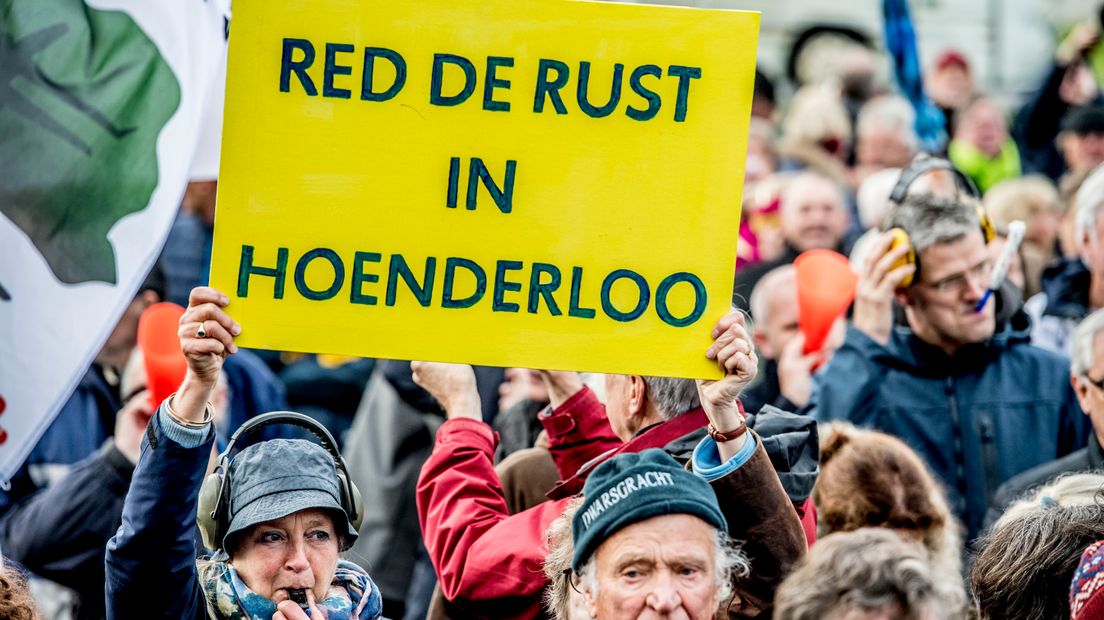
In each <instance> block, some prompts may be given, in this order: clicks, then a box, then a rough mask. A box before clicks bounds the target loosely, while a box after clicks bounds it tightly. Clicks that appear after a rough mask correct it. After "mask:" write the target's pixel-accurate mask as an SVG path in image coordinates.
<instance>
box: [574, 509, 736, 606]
mask: <svg viewBox="0 0 1104 620" xmlns="http://www.w3.org/2000/svg"><path fill="white" fill-rule="evenodd" d="M716 555H717V554H716V530H715V529H713V527H712V526H710V525H709V524H708V523H706V522H705V521H702V520H701V519H699V518H697V517H693V516H690V515H664V516H661V517H653V518H651V519H647V520H645V521H640V522H639V523H634V524H632V525H630V526H628V527H626V528H624V529H622V530H619V531H618V532H616V533H615V534H614V535H613V536H610V537H609V538H607V539H606V540H605V541H604V542H603V543H602V544H601V545H600V546H599V547H598V549H597V550H596V551H595V552H594V558H593V559H592V560H591V561H593V562H595V563H596V575H595V576H596V580H595V581H596V583H595V584H594V585H596V586H597V587H596V590H597V591H596V592H595V591H592V590H590V589H586V590H584V594H585V596H586V599H587V610H588V611H589V612H590V615H591V617H593V618H597V620H651V619H660V618H664V619H671V620H709V619H710V618H713V617H714V615H715V614H716V612H717V608H718V606H719V605H720V600H718V598H717V585H718V584H717V565H716V563H717V557H716Z"/></svg>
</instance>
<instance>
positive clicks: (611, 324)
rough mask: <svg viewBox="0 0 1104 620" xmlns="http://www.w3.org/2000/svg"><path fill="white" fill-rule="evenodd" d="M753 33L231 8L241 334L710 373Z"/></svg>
mask: <svg viewBox="0 0 1104 620" xmlns="http://www.w3.org/2000/svg"><path fill="white" fill-rule="evenodd" d="M758 24H759V16H758V14H757V13H749V12H740V11H714V10H698V9H685V8H671V7H654V6H643V5H626V4H606V3H592V2H566V1H561V0H556V1H527V2H517V1H516V0H462V1H456V0H421V1H419V2H385V1H382V0H373V1H367V0H361V1H357V2H351V1H349V0H314V1H312V2H264V3H262V2H242V3H238V4H235V6H234V21H233V27H232V28H231V37H230V58H229V65H228V76H227V92H226V108H225V117H224V131H223V145H222V164H221V165H222V170H221V175H220V182H219V195H218V215H217V220H216V227H215V248H214V256H213V264H212V269H211V280H212V284H213V285H214V286H216V287H218V288H220V289H221V290H223V291H224V292H225V293H226V294H227V295H229V296H230V299H231V306H230V308H229V310H230V312H231V314H232V315H233V316H234V317H235V318H236V319H237V320H238V321H239V322H240V323H241V324H242V326H243V333H242V335H241V337H240V338H239V343H240V344H241V345H242V346H247V347H260V348H271V349H280V350H290V351H315V352H326V353H338V354H355V355H365V356H372V357H384V358H397V359H425V360H436V361H457V362H470V363H476V364H489V365H517V366H527V367H534V368H553V369H572V370H593V371H604V372H620V373H638V374H650V375H666V376H684V377H714V376H717V374H718V371H717V369H716V368H715V366H713V365H711V364H710V363H708V361H707V360H706V359H705V350H706V348H707V347H708V345H709V343H710V341H711V340H710V330H711V329H712V326H713V324H714V322H715V321H716V320H717V319H718V318H719V317H720V316H722V315H723V314H724V313H725V312H726V311H727V310H728V308H729V305H730V297H731V287H732V278H733V269H734V264H735V255H736V239H737V231H738V226H739V206H740V194H741V188H742V183H743V167H744V155H745V150H746V139H747V125H748V119H749V116H750V109H751V93H752V84H753V75H754V67H755V52H756V43H757V35H758Z"/></svg>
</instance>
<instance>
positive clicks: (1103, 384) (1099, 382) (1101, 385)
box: [1081, 373, 1104, 392]
mask: <svg viewBox="0 0 1104 620" xmlns="http://www.w3.org/2000/svg"><path fill="white" fill-rule="evenodd" d="M1081 378H1082V379H1084V380H1085V381H1086V382H1088V384H1089V385H1091V386H1093V387H1095V388H1096V389H1098V390H1100V391H1102V392H1104V379H1093V378H1092V377H1090V376H1089V373H1085V374H1083V375H1081Z"/></svg>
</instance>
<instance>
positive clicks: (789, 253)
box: [732, 243, 801, 312]
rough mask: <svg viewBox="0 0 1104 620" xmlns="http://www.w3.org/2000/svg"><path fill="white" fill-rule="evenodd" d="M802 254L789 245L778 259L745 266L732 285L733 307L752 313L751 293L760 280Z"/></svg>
mask: <svg viewBox="0 0 1104 620" xmlns="http://www.w3.org/2000/svg"><path fill="white" fill-rule="evenodd" d="M800 253H801V252H798V251H797V250H796V249H795V248H794V247H793V246H791V245H790V244H788V243H787V244H786V246H785V248H784V249H783V250H782V255H781V256H779V257H778V258H776V259H774V260H769V261H766V262H762V263H756V264H754V265H745V266H744V268H743V269H741V270H740V271H738V272H737V273H736V280H735V282H734V283H733V285H732V305H733V306H734V307H736V308H738V309H740V310H743V311H744V312H748V311H750V309H751V292H752V291H754V290H755V285H756V284H758V283H759V280H762V279H763V276H765V275H767V274H768V273H770V272H771V271H772V270H774V269H777V268H778V267H781V266H783V265H789V264H792V263H793V262H794V259H796V258H797V255H798V254H800Z"/></svg>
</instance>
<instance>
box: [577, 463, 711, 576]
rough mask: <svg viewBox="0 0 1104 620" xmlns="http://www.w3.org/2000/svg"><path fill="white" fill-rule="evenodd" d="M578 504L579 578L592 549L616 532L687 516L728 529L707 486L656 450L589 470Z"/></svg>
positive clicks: (706, 483) (703, 481)
mask: <svg viewBox="0 0 1104 620" xmlns="http://www.w3.org/2000/svg"><path fill="white" fill-rule="evenodd" d="M583 498H584V499H583V503H582V505H581V506H579V509H578V511H576V512H575V516H574V517H573V518H572V519H571V532H572V535H573V538H574V540H575V556H574V557H573V558H572V561H571V568H572V570H574V571H575V572H576V573H578V572H579V571H580V570H581V569H582V566H583V564H585V563H586V561H587V559H588V558H589V557H590V556H591V554H592V553H594V550H595V549H597V548H598V546H599V545H601V544H602V541H604V540H606V539H607V538H609V537H610V536H612V535H613V534H615V533H616V532H617V531H618V530H621V529H622V528H625V527H627V526H629V525H632V524H634V523H637V522H639V521H644V520H646V519H651V518H652V517H658V516H662V515H675V514H686V515H693V516H695V517H698V518H700V519H701V520H703V521H705V522H706V523H708V524H710V525H712V526H713V527H715V528H717V529H718V530H720V531H722V532H727V531H728V524H727V523H726V522H725V518H724V515H723V514H721V507H720V505H718V504H717V496H716V495H715V494H714V493H713V489H712V487H710V486H709V483H708V482H706V481H705V480H704V479H703V478H701V477H700V476H698V475H696V474H693V473H691V472H689V471H686V470H685V469H683V468H682V467H680V466H679V464H678V463H677V462H676V461H675V459H673V458H671V457H670V456H668V454H667V453H666V452H664V451H663V450H660V449H658V448H652V449H650V450H645V451H643V452H640V453H638V454H619V455H617V456H615V457H613V458H611V459H609V460H608V461H606V462H604V463H602V464H601V465H599V466H598V467H596V468H595V469H594V471H593V472H592V473H591V474H590V476H589V477H588V478H587V481H586V485H585V486H584V487H583Z"/></svg>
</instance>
